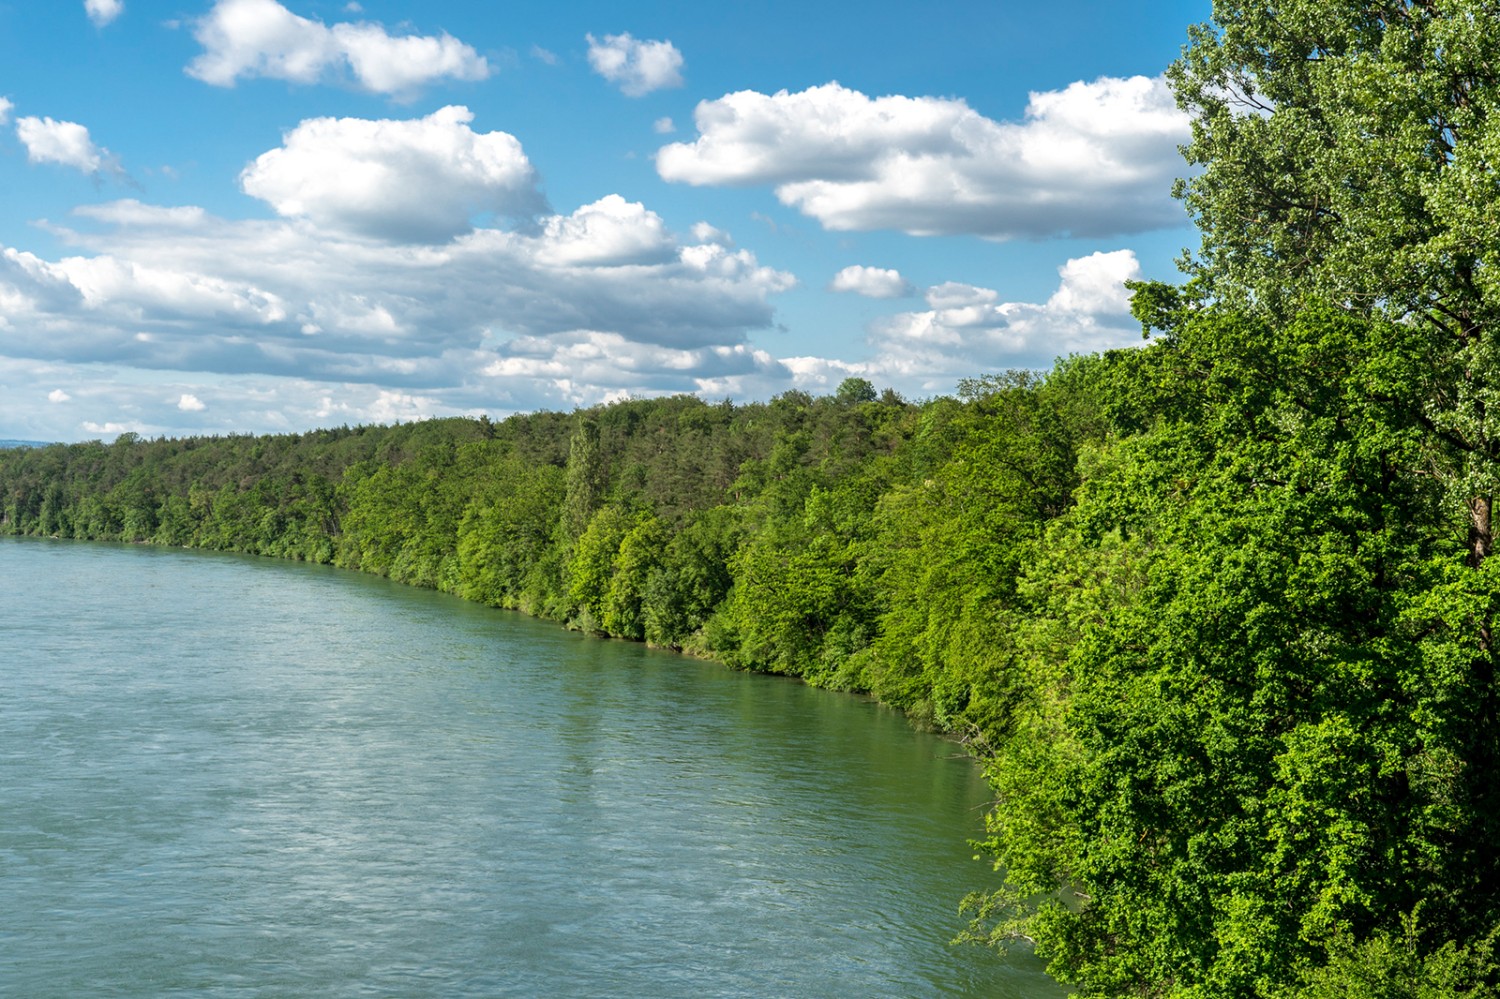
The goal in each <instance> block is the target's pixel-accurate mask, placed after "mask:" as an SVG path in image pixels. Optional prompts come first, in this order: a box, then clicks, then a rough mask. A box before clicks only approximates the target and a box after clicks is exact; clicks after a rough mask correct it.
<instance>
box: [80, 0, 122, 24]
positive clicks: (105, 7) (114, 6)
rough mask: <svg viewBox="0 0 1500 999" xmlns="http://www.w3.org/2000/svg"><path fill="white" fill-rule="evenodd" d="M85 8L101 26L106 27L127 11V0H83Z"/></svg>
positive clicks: (92, 19) (90, 18)
mask: <svg viewBox="0 0 1500 999" xmlns="http://www.w3.org/2000/svg"><path fill="white" fill-rule="evenodd" d="M83 9H84V12H85V13H86V14H88V16H89V20H90V21H93V22H94V23H95V24H96V25H98V26H99V27H101V28H102V27H104V26H105V25H106V24H108V23H109V22H111V21H113V20H114V19H115V18H117V17H119V16H120V15H121V14H123V13H125V0H83Z"/></svg>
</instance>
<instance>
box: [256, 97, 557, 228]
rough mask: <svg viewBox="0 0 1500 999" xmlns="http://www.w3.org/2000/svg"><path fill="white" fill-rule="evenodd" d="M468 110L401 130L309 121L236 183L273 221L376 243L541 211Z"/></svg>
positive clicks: (524, 179)
mask: <svg viewBox="0 0 1500 999" xmlns="http://www.w3.org/2000/svg"><path fill="white" fill-rule="evenodd" d="M473 117H474V116H473V114H472V113H471V112H470V111H469V109H468V108H464V107H458V106H450V107H445V108H442V109H440V110H438V111H434V112H433V113H432V114H430V115H428V116H427V117H425V118H417V119H411V120H404V121H396V120H387V119H382V120H376V121H371V120H368V119H364V118H310V119H308V120H306V121H303V122H302V123H301V124H299V125H298V126H297V127H296V128H294V129H293V130H292V131H290V132H288V133H287V135H286V137H285V139H284V141H283V143H282V146H281V147H280V148H279V149H273V150H271V151H270V152H267V153H262V154H261V155H260V156H259V157H257V158H256V160H255V161H254V162H253V163H251V164H250V165H249V166H248V167H246V168H245V170H244V172H243V173H242V174H241V175H240V184H241V186H242V187H243V188H244V190H245V193H247V194H250V195H252V196H254V197H257V198H260V199H262V200H263V201H266V202H268V203H269V204H270V205H271V206H272V207H273V208H275V209H276V211H277V213H278V214H280V215H283V216H286V217H290V218H307V219H309V220H311V221H312V222H314V223H316V224H317V225H319V226H324V227H327V228H330V229H338V230H341V231H345V232H351V233H359V234H363V235H368V236H375V237H378V238H383V239H393V240H409V241H415V242H428V241H431V242H436V241H441V240H446V239H449V238H451V237H453V236H455V235H458V234H460V233H463V232H467V231H468V230H469V229H470V228H471V220H472V218H473V216H474V215H475V214H477V213H480V212H493V213H495V214H498V215H503V216H509V217H527V216H530V215H532V214H534V213H536V212H537V211H539V210H541V209H542V208H543V207H544V205H543V200H542V197H541V195H540V194H539V193H538V191H537V175H536V171H535V170H534V169H533V168H532V165H531V162H530V161H529V160H528V159H527V158H526V154H525V153H524V152H523V151H522V149H521V144H520V142H518V141H517V140H516V138H515V137H514V136H512V135H509V134H507V133H505V132H485V133H476V132H474V131H473V130H471V129H470V128H469V122H470V121H472V120H473Z"/></svg>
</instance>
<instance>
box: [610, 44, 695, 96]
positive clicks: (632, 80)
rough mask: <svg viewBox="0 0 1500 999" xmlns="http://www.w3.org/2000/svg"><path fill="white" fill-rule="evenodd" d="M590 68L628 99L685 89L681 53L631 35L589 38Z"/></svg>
mask: <svg viewBox="0 0 1500 999" xmlns="http://www.w3.org/2000/svg"><path fill="white" fill-rule="evenodd" d="M587 38H588V43H589V65H590V66H592V67H593V69H594V72H596V73H598V74H599V75H600V76H602V77H604V78H605V79H606V80H608V81H609V82H610V83H613V84H614V85H615V86H617V87H619V88H620V92H621V93H623V94H625V95H626V96H627V97H641V96H643V95H645V94H649V93H651V91H653V90H661V89H663V88H666V87H680V86H682V53H681V52H679V51H677V47H676V46H675V45H673V44H672V43H671V42H669V41H639V40H637V39H635V38H633V37H631V35H630V32H628V31H627V32H625V33H624V34H621V35H605V36H604V39H603V40H602V41H600V40H599V39H597V38H595V37H594V36H593V35H588V36H587Z"/></svg>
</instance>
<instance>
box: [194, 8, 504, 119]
mask: <svg viewBox="0 0 1500 999" xmlns="http://www.w3.org/2000/svg"><path fill="white" fill-rule="evenodd" d="M193 37H194V38H195V39H196V40H197V41H198V44H200V45H202V46H203V52H202V53H201V54H200V55H198V56H197V57H196V58H195V59H193V61H192V62H191V63H189V64H188V67H187V72H188V74H189V75H190V76H194V77H196V78H198V79H200V80H202V81H203V82H205V83H210V84H213V85H215V86H220V87H230V86H233V85H234V84H235V81H236V80H238V79H240V78H241V77H256V76H262V77H270V78H273V79H278V80H290V81H292V82H295V83H316V82H318V81H319V80H322V79H325V78H327V77H329V76H330V75H335V74H340V73H343V72H345V71H347V72H348V73H350V74H351V75H352V77H353V80H354V82H355V83H356V84H357V85H358V86H360V87H362V88H363V89H365V90H369V91H372V92H375V93H381V94H390V95H396V96H403V95H408V94H411V93H413V92H414V91H415V90H417V89H418V88H420V87H421V86H423V85H424V84H428V83H431V82H433V81H435V80H439V79H445V78H446V79H454V80H483V79H487V78H488V77H489V75H490V66H489V63H488V62H487V61H486V60H485V59H484V57H483V56H481V55H479V54H478V53H477V52H475V51H474V49H473V48H472V47H471V46H469V45H466V44H464V43H463V42H460V41H459V40H458V39H456V38H454V37H453V36H451V35H448V34H446V33H445V34H442V35H437V36H433V35H403V36H399V37H398V36H393V35H391V34H390V33H389V32H387V31H386V29H385V28H384V27H383V26H381V25H379V24H373V23H368V22H358V23H353V24H349V23H340V24H335V25H334V26H333V27H331V28H330V27H328V26H327V25H325V24H323V23H322V22H321V21H314V20H310V19H308V18H305V17H300V16H298V15H297V14H294V13H292V12H291V11H290V10H288V9H287V8H285V7H283V6H282V5H281V4H279V3H277V2H276V0H218V2H217V3H216V4H215V5H214V7H213V9H212V10H210V11H209V12H208V13H207V14H206V15H204V16H203V17H202V18H199V19H198V20H197V21H196V22H194V25H193Z"/></svg>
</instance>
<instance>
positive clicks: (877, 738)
mask: <svg viewBox="0 0 1500 999" xmlns="http://www.w3.org/2000/svg"><path fill="white" fill-rule="evenodd" d="M0 579H3V580H4V583H5V591H6V593H7V596H8V599H7V604H6V607H5V612H4V617H3V622H0V685H3V686H0V794H3V798H0V994H4V995H15V996H28V997H49V996H57V997H63V996H68V997H73V996H82V995H89V996H101V995H109V996H142V997H144V996H160V995H171V994H190V995H194V996H224V997H229V996H234V997H239V996H244V997H252V996H253V997H261V996H265V997H269V996H328V997H341V996H377V995H379V996H445V997H447V996H653V997H672V996H798V997H815V996H839V997H848V996H901V997H918V996H997V997H1014V999H1022V997H1024V999H1033V997H1042V996H1056V995H1060V994H1061V992H1060V990H1058V989H1057V988H1056V987H1055V986H1053V985H1051V983H1050V982H1048V981H1047V979H1045V977H1043V976H1042V975H1041V972H1040V969H1039V965H1038V962H1036V961H1035V960H1034V959H1030V958H1026V957H1019V956H1018V957H1011V958H1002V957H1000V956H999V955H996V954H993V953H991V952H989V951H985V950H982V949H979V948H975V947H951V946H949V945H948V941H949V940H950V939H951V938H952V937H953V936H954V935H955V934H956V933H957V932H958V930H959V929H960V928H961V920H960V918H959V917H958V915H957V912H956V907H957V903H958V900H959V899H960V898H961V897H962V895H963V894H964V893H965V892H966V891H968V890H970V889H972V888H975V887H978V886H981V885H985V884H987V883H988V878H989V877H992V875H988V873H987V871H986V868H985V866H984V865H983V864H981V863H976V862H974V861H973V860H972V850H971V849H970V848H969V846H968V845H967V840H968V839H969V838H972V837H975V836H977V835H979V833H980V829H981V821H982V812H983V806H984V803H985V801H986V792H985V788H984V786H983V783H982V782H981V781H980V780H979V778H978V776H977V774H976V773H975V770H974V768H973V766H972V765H970V764H969V763H968V762H966V761H964V760H961V759H959V758H958V756H957V752H956V749H955V747H954V746H953V745H952V744H950V743H946V742H943V741H941V740H938V739H935V738H932V737H928V736H924V735H921V734H920V733H915V732H912V731H911V730H910V728H909V727H908V726H907V725H906V723H905V722H904V721H903V720H901V719H900V718H899V717H898V716H896V715H894V714H892V713H891V712H888V711H885V710H882V709H880V708H879V707H877V706H875V705H873V704H871V703H870V702H868V701H866V700H863V699H860V698H856V697H851V696H847V695H839V694H831V693H828V692H824V691H817V690H812V689H809V688H807V687H804V686H802V685H800V684H797V683H793V682H790V681H785V680H780V679H776V678H769V677H762V676H753V675H747V674H740V673H734V672H732V671H729V670H726V669H724V668H722V667H719V666H716V665H713V664H708V663H701V662H696V661H694V660H691V659H686V658H683V657H680V656H674V655H671V654H667V653H662V652H656V651H652V650H648V649H645V648H643V647H641V646H639V645H635V644H630V643H623V642H607V641H600V640H595V639H588V638H584V637H581V636H578V635H574V634H571V633H569V632H566V631H563V630H562V629H559V628H557V627H555V626H551V625H547V624H542V623H539V622H535V621H531V620H529V619H527V618H524V617H521V616H519V615H514V614H507V613H503V612H499V611H493V610H489V609H486V608H482V607H478V606H475V605H472V604H467V603H464V602H462V601H459V600H456V599H453V598H449V597H445V596H443V595H440V594H435V593H430V592H425V591H420V590H413V589H409V588H406V587H401V586H397V585H394V584H391V583H388V582H386V581H384V580H379V579H374V578H370V577H366V576H361V575H358V574H354V573H345V572H339V571H337V570H332V569H326V568H321V567H314V566H305V565H295V564H290V563H284V562H277V561H272V560H261V559H253V558H245V557H238V556H226V555H216V554H209V553H200V552H184V551H170V550H161V549H150V548H136V547H129V546H110V545H88V544H77V543H69V542H47V541H34V540H25V539H0Z"/></svg>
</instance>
